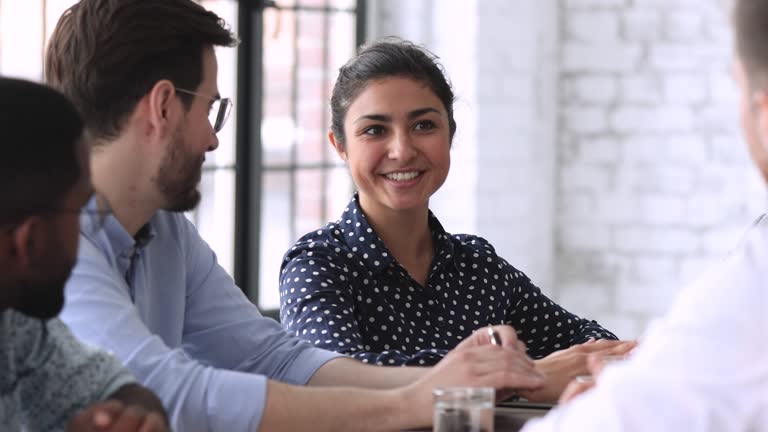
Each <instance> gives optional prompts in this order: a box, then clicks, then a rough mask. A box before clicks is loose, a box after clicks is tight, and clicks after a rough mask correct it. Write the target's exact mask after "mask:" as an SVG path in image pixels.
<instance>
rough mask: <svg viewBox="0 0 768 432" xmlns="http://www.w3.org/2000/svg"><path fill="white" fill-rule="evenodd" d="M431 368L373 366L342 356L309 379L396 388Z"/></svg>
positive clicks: (313, 382)
mask: <svg viewBox="0 0 768 432" xmlns="http://www.w3.org/2000/svg"><path fill="white" fill-rule="evenodd" d="M429 369H430V368H424V367H407V366H406V367H402V366H392V367H387V366H372V365H369V364H365V363H362V362H360V361H357V360H353V359H350V358H343V357H342V358H336V359H333V360H331V361H329V362H328V363H326V364H324V365H323V366H322V367H321V368H320V369H318V370H317V372H315V374H314V375H313V376H312V378H311V379H310V380H309V385H311V386H349V387H362V388H369V389H394V388H399V387H404V386H406V385H408V384H411V383H413V382H414V381H416V380H418V379H419V378H421V377H422V376H423V375H424V374H425V373H426V372H427V371H429Z"/></svg>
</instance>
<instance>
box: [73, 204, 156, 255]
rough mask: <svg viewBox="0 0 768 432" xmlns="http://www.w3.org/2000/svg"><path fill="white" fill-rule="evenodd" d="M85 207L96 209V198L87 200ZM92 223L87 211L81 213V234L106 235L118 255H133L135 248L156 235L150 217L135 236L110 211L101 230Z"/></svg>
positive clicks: (99, 236) (97, 236)
mask: <svg viewBox="0 0 768 432" xmlns="http://www.w3.org/2000/svg"><path fill="white" fill-rule="evenodd" d="M85 208H87V209H89V210H91V211H95V210H97V204H96V198H95V197H94V198H91V199H90V200H88V202H87V203H86V204H85ZM153 219H154V216H153ZM94 223H95V222H94V220H93V218H91V217H88V213H84V214H83V215H81V217H80V232H81V234H83V235H84V236H86V237H88V238H91V239H93V238H94V237H96V238H104V237H103V236H106V240H107V241H108V242H109V244H110V245H111V246H112V250H113V251H114V252H115V255H116V256H118V257H120V256H131V255H133V254H134V253H135V251H136V250H137V249H141V248H144V247H146V246H147V245H148V244H149V243H150V242H151V241H152V239H153V238H155V235H157V232H156V231H155V228H154V226H153V224H152V219H150V221H149V222H147V224H146V225H144V226H143V227H142V228H141V229H140V230H139V232H138V233H137V234H136V236H135V237H134V236H132V235H131V234H130V233H128V231H126V229H125V228H124V227H123V225H122V224H121V223H120V222H119V221H118V220H117V218H115V216H114V214H112V213H110V214H108V215H107V216H106V217H105V219H104V226H103V228H102V229H101V230H95V229H94V226H93V224H94Z"/></svg>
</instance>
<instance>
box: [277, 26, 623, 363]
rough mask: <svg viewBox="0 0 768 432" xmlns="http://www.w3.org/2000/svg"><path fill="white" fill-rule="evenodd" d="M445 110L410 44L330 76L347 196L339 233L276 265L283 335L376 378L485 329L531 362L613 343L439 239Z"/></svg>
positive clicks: (457, 242)
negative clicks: (501, 328) (504, 330)
mask: <svg viewBox="0 0 768 432" xmlns="http://www.w3.org/2000/svg"><path fill="white" fill-rule="evenodd" d="M453 100H454V97H453V92H452V90H451V87H450V85H449V84H448V82H447V80H446V78H445V76H444V74H443V72H442V68H441V66H440V65H439V63H437V60H436V58H435V57H434V56H433V55H431V54H430V53H429V52H427V51H425V50H423V49H421V48H420V47H417V46H415V45H413V44H411V43H408V42H403V41H400V40H386V41H383V42H378V43H375V44H373V45H371V46H368V47H364V48H363V49H362V50H361V51H360V52H359V54H358V55H357V56H356V57H354V58H353V59H351V60H350V61H349V62H348V63H347V64H346V65H345V66H344V67H342V68H341V70H340V72H339V78H338V80H337V81H336V85H335V87H334V91H333V97H332V99H331V110H332V115H333V119H332V127H331V132H330V133H329V139H330V141H331V144H332V145H333V147H334V148H335V150H336V152H337V153H338V154H339V156H340V157H341V158H342V159H343V160H344V161H345V162H346V164H347V166H348V167H349V170H350V172H351V174H352V178H353V179H354V181H355V184H356V185H357V188H358V192H357V193H356V194H355V195H354V196H353V198H352V201H351V202H350V203H349V205H348V207H347V208H346V209H345V211H344V213H343V214H342V216H341V218H340V219H339V220H337V221H336V222H333V223H330V224H328V225H326V226H325V227H324V228H321V229H319V230H316V231H313V232H311V233H309V234H307V235H305V236H304V237H302V238H301V239H299V241H298V242H297V243H296V244H295V246H294V247H293V248H291V249H290V250H289V251H288V252H287V253H286V255H285V258H284V261H283V264H282V269H281V278H280V299H281V311H280V312H281V314H280V315H281V320H282V323H283V326H285V327H286V328H287V329H289V330H290V331H291V332H293V333H295V334H296V335H298V336H300V337H302V338H305V339H307V340H308V341H310V342H312V343H313V344H315V345H317V346H320V347H323V348H326V349H332V350H335V351H339V352H343V353H347V354H350V355H351V356H353V357H354V358H357V359H360V360H362V361H364V362H371V363H377V364H383V365H429V364H434V363H437V362H438V361H439V360H440V359H441V358H442V357H443V356H444V355H445V353H446V352H447V350H449V349H451V348H453V347H454V346H456V345H457V344H458V343H459V342H460V341H462V340H463V339H465V338H466V337H467V336H469V335H471V334H472V331H473V330H475V329H477V328H479V327H482V326H486V325H488V324H499V323H505V324H511V325H512V326H514V327H515V328H516V329H517V331H518V335H519V337H520V339H521V340H523V341H525V342H526V343H527V344H528V352H529V354H530V355H531V356H532V357H534V358H541V357H545V356H548V355H549V354H552V353H553V352H556V351H559V350H563V349H566V348H568V347H570V346H572V345H575V344H581V343H583V342H587V341H589V340H590V339H600V338H607V339H615V336H614V335H613V334H612V333H610V332H609V331H607V330H605V329H603V328H602V327H600V326H599V325H598V324H597V323H595V322H594V321H588V320H584V319H581V318H579V317H577V316H575V315H573V314H571V313H569V312H568V311H566V310H564V309H563V308H562V307H560V306H558V305H557V304H555V303H554V302H553V301H551V300H550V299H548V298H547V297H546V296H545V295H544V294H543V293H542V292H541V291H540V290H539V288H537V287H536V286H535V285H533V284H532V283H531V281H530V279H529V278H528V277H527V276H525V274H523V273H522V272H521V271H519V270H517V269H515V268H514V267H512V266H511V265H509V264H508V263H507V262H506V261H505V260H504V259H502V258H501V257H499V256H498V255H496V252H495V250H494V248H493V246H491V244H490V243H489V242H488V241H486V240H485V239H483V238H481V237H478V236H474V235H468V234H461V235H451V234H449V233H447V232H446V231H445V230H444V229H443V227H442V226H441V225H440V222H439V221H438V220H437V218H436V217H435V216H434V215H433V214H432V212H430V210H429V199H430V197H431V196H432V194H434V193H435V192H436V191H437V190H438V189H439V188H440V187H441V186H442V184H443V182H444V181H445V179H446V177H447V175H448V171H449V168H450V147H451V141H452V139H453V135H454V133H455V131H456V123H455V121H454V119H453ZM594 345H596V346H597V347H602V346H605V345H604V344H602V343H601V344H594ZM563 357H567V356H561V358H563ZM569 373H570V372H569Z"/></svg>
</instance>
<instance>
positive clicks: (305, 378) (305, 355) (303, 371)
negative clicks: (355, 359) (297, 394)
mask: <svg viewBox="0 0 768 432" xmlns="http://www.w3.org/2000/svg"><path fill="white" fill-rule="evenodd" d="M339 357H347V356H346V355H344V354H339V353H335V352H333V351H327V350H324V349H319V348H309V349H306V350H304V351H302V352H301V354H299V355H298V356H296V358H295V359H294V360H293V362H292V363H291V366H290V368H289V369H288V371H287V372H286V374H285V375H284V376H283V379H281V381H283V382H285V383H287V384H295V385H305V384H307V383H308V382H309V380H310V379H312V376H314V375H315V372H317V370H318V369H320V368H321V367H322V366H323V365H324V364H326V363H328V362H329V361H331V360H333V359H335V358H339Z"/></svg>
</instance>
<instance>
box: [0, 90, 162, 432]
mask: <svg viewBox="0 0 768 432" xmlns="http://www.w3.org/2000/svg"><path fill="white" fill-rule="evenodd" d="M0 130H2V131H3V135H4V136H3V138H2V139H1V140H0V147H2V150H1V151H2V155H3V157H2V158H0V430H3V431H6V430H7V431H10V430H33V431H49V430H64V429H65V427H66V430H68V431H125V432H128V431H140V432H150V431H152V432H162V431H167V430H168V428H167V419H166V415H165V410H164V409H163V407H162V404H161V403H160V400H159V399H158V398H157V397H156V396H155V395H154V394H153V393H152V392H151V391H149V390H147V389H146V388H144V387H142V386H140V385H137V384H136V383H135V379H134V378H133V377H132V376H131V374H130V372H128V370H127V369H125V368H124V367H123V366H122V365H121V364H120V362H119V361H118V360H117V359H115V358H113V357H112V356H110V355H108V354H107V353H105V352H103V351H99V350H95V349H93V348H90V347H86V346H85V345H83V344H82V343H80V342H79V341H78V340H77V339H76V338H75V337H74V336H73V335H72V334H71V333H70V332H69V330H68V329H67V327H66V326H65V325H64V324H63V323H62V322H61V321H60V320H59V319H58V318H57V315H58V314H59V312H60V311H61V309H62V306H63V305H64V285H65V282H66V280H67V279H68V278H69V275H70V272H71V270H72V267H73V266H74V264H75V261H76V257H77V250H78V242H79V237H80V223H79V217H80V214H81V212H80V207H81V206H82V204H83V203H84V202H86V201H87V200H88V199H89V197H90V196H91V195H92V194H93V188H92V186H91V181H90V170H89V164H88V154H89V149H90V144H89V142H88V139H87V135H86V134H84V129H83V122H82V120H81V119H80V116H79V115H78V113H77V111H76V110H75V108H74V107H73V106H72V104H71V103H70V102H69V101H68V100H67V99H66V98H65V97H64V96H63V95H61V94H60V93H58V92H56V91H54V90H52V89H50V88H48V87H44V86H42V85H39V84H34V83H31V82H27V81H22V80H16V79H8V78H0ZM105 211H106V209H105V208H104V209H102V210H100V211H97V212H95V213H93V214H90V215H87V216H92V217H94V218H96V220H98V219H99V218H100V217H101V215H102V213H103V212H105ZM93 324H94V325H98V323H93Z"/></svg>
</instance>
